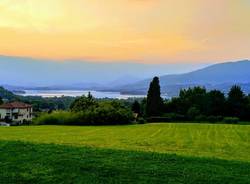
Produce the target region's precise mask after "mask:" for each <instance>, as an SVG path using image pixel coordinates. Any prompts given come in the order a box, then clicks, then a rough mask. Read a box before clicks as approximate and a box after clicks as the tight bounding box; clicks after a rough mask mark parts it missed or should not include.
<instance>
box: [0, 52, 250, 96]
mask: <svg viewBox="0 0 250 184" xmlns="http://www.w3.org/2000/svg"><path fill="white" fill-rule="evenodd" d="M189 71H191V72H189ZM173 73H177V74H173ZM166 74H167V75H166ZM154 76H159V78H160V83H161V90H162V93H163V94H164V95H167V96H176V95H178V93H179V90H180V89H183V88H188V87H193V86H197V85H199V86H204V87H206V88H207V89H208V90H211V89H219V90H222V91H224V92H225V93H226V92H228V90H229V89H230V87H231V86H232V85H234V84H238V85H240V86H241V87H242V88H243V90H244V91H245V92H246V93H250V61H249V60H242V61H235V62H225V63H220V64H213V65H210V66H208V65H207V64H197V65H194V64H141V63H131V62H128V63H125V62H124V63H111V62H110V63H92V62H85V61H50V60H38V59H32V58H22V57H10V56H0V86H4V87H5V88H7V89H9V90H12V91H14V90H24V89H38V90H39V89H44V90H50V89H54V90H55V89H57V90H62V89H64V90H65V89H71V90H73V89H75V90H76V89H77V90H99V91H116V92H121V93H124V94H146V93H147V90H148V86H149V83H150V81H151V80H152V77H154Z"/></svg>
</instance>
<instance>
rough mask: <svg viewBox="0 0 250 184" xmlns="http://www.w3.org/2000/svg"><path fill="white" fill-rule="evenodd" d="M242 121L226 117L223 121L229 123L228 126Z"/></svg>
mask: <svg viewBox="0 0 250 184" xmlns="http://www.w3.org/2000/svg"><path fill="white" fill-rule="evenodd" d="M239 121H240V119H239V118H237V117H225V118H224V119H223V122H224V123H228V124H237V123H239Z"/></svg>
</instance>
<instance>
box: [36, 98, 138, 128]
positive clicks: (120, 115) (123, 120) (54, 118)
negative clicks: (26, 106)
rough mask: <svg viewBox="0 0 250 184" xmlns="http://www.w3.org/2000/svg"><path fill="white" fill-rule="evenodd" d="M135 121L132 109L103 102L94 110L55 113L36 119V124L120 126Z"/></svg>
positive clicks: (114, 103)
mask: <svg viewBox="0 0 250 184" xmlns="http://www.w3.org/2000/svg"><path fill="white" fill-rule="evenodd" d="M133 119H134V117H133V113H132V111H131V110H130V109H128V108H125V107H123V106H121V104H119V103H116V102H102V103H100V104H99V105H98V106H97V107H95V108H93V109H86V110H83V111H80V112H73V111H70V112H67V111H55V112H53V113H51V114H43V115H41V116H40V117H38V118H36V119H35V124H47V125H118V124H129V123H131V122H132V120H133Z"/></svg>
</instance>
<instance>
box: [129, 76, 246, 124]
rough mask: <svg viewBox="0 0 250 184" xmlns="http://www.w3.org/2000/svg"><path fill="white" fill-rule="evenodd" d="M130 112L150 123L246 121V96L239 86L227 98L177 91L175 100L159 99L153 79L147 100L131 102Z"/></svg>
mask: <svg viewBox="0 0 250 184" xmlns="http://www.w3.org/2000/svg"><path fill="white" fill-rule="evenodd" d="M132 110H133V111H134V112H136V113H138V114H139V115H140V116H141V117H144V118H147V119H148V120H150V121H183V120H185V121H188V120H190V121H194V120H195V121H223V119H225V120H227V121H233V122H234V121H238V120H241V121H249V120H250V95H246V94H244V92H243V91H242V89H241V87H240V86H237V85H235V86H232V88H231V89H230V91H229V93H228V94H226V95H225V94H224V93H223V92H221V91H219V90H211V91H207V90H206V88H204V87H200V86H197V87H194V88H188V89H182V90H180V93H179V96H178V97H174V98H171V99H168V100H166V99H162V98H161V90H160V82H159V78H158V77H154V79H153V80H152V82H151V83H150V86H149V90H148V94H147V98H145V99H143V100H142V101H141V102H140V103H139V102H138V101H135V102H134V104H133V105H132Z"/></svg>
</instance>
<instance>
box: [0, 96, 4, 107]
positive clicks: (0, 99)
mask: <svg viewBox="0 0 250 184" xmlns="http://www.w3.org/2000/svg"><path fill="white" fill-rule="evenodd" d="M1 104H3V99H2V97H0V105H1Z"/></svg>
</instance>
